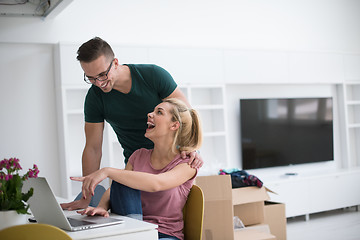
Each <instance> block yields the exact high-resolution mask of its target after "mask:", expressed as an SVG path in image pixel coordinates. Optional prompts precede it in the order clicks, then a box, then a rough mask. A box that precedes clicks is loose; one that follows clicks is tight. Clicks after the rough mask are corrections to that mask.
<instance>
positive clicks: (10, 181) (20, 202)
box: [0, 158, 39, 228]
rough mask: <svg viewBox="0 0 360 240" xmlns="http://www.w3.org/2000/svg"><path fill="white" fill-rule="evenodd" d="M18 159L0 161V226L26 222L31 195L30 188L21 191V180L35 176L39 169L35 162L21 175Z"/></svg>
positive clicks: (31, 190)
mask: <svg viewBox="0 0 360 240" xmlns="http://www.w3.org/2000/svg"><path fill="white" fill-rule="evenodd" d="M20 170H22V167H21V166H20V163H19V159H17V158H10V159H3V160H2V161H0V228H5V227H9V226H12V225H17V224H24V223H26V214H30V213H29V212H28V210H29V205H28V204H27V203H26V202H27V200H29V198H30V197H31V196H32V195H33V191H34V189H33V188H31V189H30V190H29V191H28V192H27V193H23V192H22V186H23V182H24V181H26V180H27V179H28V178H36V177H37V176H38V174H39V169H38V167H37V166H36V164H34V165H33V168H32V169H29V170H28V171H27V172H26V173H25V174H24V175H23V176H20V174H19V171H20Z"/></svg>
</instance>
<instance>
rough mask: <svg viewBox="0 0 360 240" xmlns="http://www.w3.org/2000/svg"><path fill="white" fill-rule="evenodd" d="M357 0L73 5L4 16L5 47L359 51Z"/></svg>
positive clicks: (135, 0) (1, 35) (108, 0)
mask: <svg viewBox="0 0 360 240" xmlns="http://www.w3.org/2000/svg"><path fill="white" fill-rule="evenodd" d="M359 12H360V2H359V1H357V0H290V1H289V0H221V1H220V0H196V1H193V0H182V1H179V0H177V1H168V0H152V1H147V0H132V1H124V0H102V1H97V0H74V1H73V2H72V3H71V4H70V5H69V6H68V7H67V8H66V9H65V10H64V11H63V12H62V13H60V14H59V16H57V17H56V18H55V19H48V20H45V21H43V20H40V19H28V18H6V17H1V21H0V29H1V31H0V41H2V42H45V43H56V42H58V41H70V42H84V41H85V40H88V39H89V38H91V37H93V36H95V35H98V36H101V37H103V38H104V39H107V40H108V41H109V42H110V43H119V44H134V45H139V44H140V45H182V46H201V47H202V46H211V47H213V46H219V47H224V46H225V47H241V48H261V49H262V48H267V49H274V48H276V49H294V50H330V51H349V52H359V51H360V35H359V29H360V14H359Z"/></svg>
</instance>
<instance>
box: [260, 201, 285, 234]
mask: <svg viewBox="0 0 360 240" xmlns="http://www.w3.org/2000/svg"><path fill="white" fill-rule="evenodd" d="M264 213H265V221H264V222H265V223H266V224H268V225H269V227H270V231H271V234H273V235H275V236H276V238H277V239H278V240H286V215H285V204H284V203H278V202H272V201H266V202H265V212H264Z"/></svg>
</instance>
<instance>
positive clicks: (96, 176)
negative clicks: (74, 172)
mask: <svg viewBox="0 0 360 240" xmlns="http://www.w3.org/2000/svg"><path fill="white" fill-rule="evenodd" d="M107 177H108V175H107V168H102V169H100V170H97V171H96V172H93V173H91V174H89V175H87V176H85V177H70V179H71V180H74V181H79V182H82V183H83V184H82V195H83V198H84V199H87V196H89V195H91V196H94V191H95V187H96V186H97V185H98V184H99V183H100V182H101V181H102V180H104V179H105V178H107Z"/></svg>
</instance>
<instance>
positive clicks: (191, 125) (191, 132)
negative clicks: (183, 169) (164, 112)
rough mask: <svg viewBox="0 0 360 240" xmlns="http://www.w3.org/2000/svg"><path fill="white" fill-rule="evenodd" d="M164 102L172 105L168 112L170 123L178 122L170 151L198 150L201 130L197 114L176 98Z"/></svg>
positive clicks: (200, 141) (200, 142)
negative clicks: (178, 125) (170, 117)
mask: <svg viewBox="0 0 360 240" xmlns="http://www.w3.org/2000/svg"><path fill="white" fill-rule="evenodd" d="M164 102H167V103H170V104H171V105H173V108H172V109H171V110H170V113H171V114H172V121H173V122H179V123H180V127H179V128H178V130H177V131H176V133H175V137H174V142H173V144H172V151H173V152H174V153H176V152H178V151H180V152H182V151H185V152H193V151H195V150H197V149H199V148H200V146H201V144H202V130H201V122H200V117H199V114H198V113H197V112H196V110H194V109H190V108H188V107H187V106H186V104H185V103H184V102H183V101H181V100H179V99H176V98H168V99H165V100H164Z"/></svg>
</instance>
